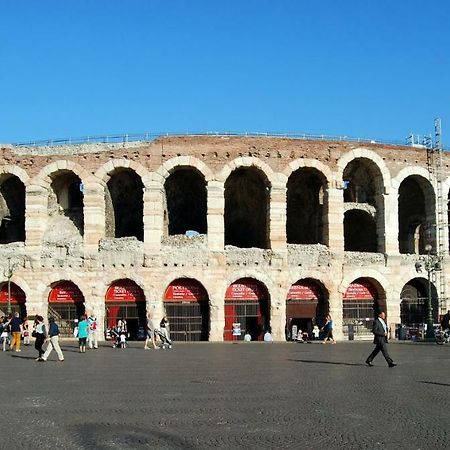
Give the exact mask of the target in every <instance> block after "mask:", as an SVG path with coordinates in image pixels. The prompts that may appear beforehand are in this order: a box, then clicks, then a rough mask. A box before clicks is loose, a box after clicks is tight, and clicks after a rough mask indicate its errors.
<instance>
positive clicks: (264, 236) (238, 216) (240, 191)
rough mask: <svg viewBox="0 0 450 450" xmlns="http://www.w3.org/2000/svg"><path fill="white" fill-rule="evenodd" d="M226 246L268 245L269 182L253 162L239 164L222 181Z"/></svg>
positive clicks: (259, 246) (258, 246)
mask: <svg viewBox="0 0 450 450" xmlns="http://www.w3.org/2000/svg"><path fill="white" fill-rule="evenodd" d="M224 197H225V213H224V222H225V245H234V246H236V247H241V248H249V247H257V248H263V249H265V248H269V247H270V217H269V215H270V184H269V180H268V178H267V177H266V175H265V173H264V172H262V171H261V169H259V168H258V167H256V166H254V165H248V166H240V167H237V168H236V169H235V170H233V171H232V172H230V175H229V176H228V178H227V179H226V181H225V193H224Z"/></svg>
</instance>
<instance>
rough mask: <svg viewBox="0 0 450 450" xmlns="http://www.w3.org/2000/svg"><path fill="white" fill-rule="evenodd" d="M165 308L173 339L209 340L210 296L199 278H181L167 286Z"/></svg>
mask: <svg viewBox="0 0 450 450" xmlns="http://www.w3.org/2000/svg"><path fill="white" fill-rule="evenodd" d="M164 309H165V311H166V317H167V320H168V321H169V326H170V338H171V339H172V340H173V341H190V342H194V341H207V340H208V338H209V298H208V293H207V292H206V290H205V288H204V287H203V286H202V284H201V283H199V282H198V281H197V280H193V279H191V278H179V279H177V280H174V281H173V282H172V283H170V285H169V286H168V287H167V289H166V292H165V294H164Z"/></svg>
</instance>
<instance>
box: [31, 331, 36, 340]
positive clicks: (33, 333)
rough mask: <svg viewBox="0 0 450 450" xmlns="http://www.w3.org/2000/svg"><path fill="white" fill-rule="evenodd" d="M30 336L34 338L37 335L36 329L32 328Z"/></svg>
mask: <svg viewBox="0 0 450 450" xmlns="http://www.w3.org/2000/svg"><path fill="white" fill-rule="evenodd" d="M31 336H32V337H34V338H35V337H37V333H36V330H33V332H32V333H31Z"/></svg>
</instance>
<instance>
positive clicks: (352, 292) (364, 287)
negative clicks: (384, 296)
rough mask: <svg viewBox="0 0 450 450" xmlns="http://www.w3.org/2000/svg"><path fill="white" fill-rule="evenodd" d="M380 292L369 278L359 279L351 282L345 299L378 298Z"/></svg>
mask: <svg viewBox="0 0 450 450" xmlns="http://www.w3.org/2000/svg"><path fill="white" fill-rule="evenodd" d="M377 298H378V292H377V289H376V288H375V286H374V285H373V284H372V283H371V282H370V281H368V280H364V279H359V280H357V281H354V282H353V283H351V284H350V286H349V287H348V288H347V290H346V291H345V294H344V297H343V299H344V300H376V299H377Z"/></svg>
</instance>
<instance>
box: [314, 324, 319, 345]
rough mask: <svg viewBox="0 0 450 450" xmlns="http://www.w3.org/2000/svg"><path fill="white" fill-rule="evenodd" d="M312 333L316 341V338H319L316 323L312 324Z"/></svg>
mask: <svg viewBox="0 0 450 450" xmlns="http://www.w3.org/2000/svg"><path fill="white" fill-rule="evenodd" d="M312 332H313V335H314V340H315V341H317V339H319V334H320V330H319V327H318V326H317V325H314V328H313V331H312Z"/></svg>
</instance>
